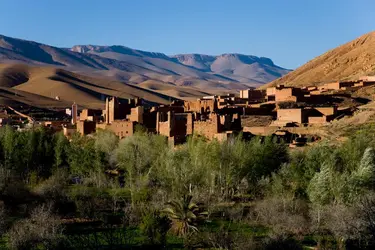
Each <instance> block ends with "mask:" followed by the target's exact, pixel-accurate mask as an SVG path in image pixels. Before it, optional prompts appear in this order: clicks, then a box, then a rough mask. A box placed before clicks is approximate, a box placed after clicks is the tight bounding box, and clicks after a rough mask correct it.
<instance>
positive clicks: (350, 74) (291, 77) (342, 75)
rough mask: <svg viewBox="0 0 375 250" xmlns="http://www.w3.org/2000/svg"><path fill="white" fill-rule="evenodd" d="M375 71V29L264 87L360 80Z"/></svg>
mask: <svg viewBox="0 0 375 250" xmlns="http://www.w3.org/2000/svg"><path fill="white" fill-rule="evenodd" d="M374 73H375V32H371V33H368V34H366V35H363V36H361V37H359V38H357V39H355V40H354V41H351V42H349V43H346V44H344V45H342V46H339V47H337V48H335V49H333V50H330V51H328V52H326V53H324V54H323V55H321V56H318V57H316V58H314V59H313V60H311V61H309V62H308V63H306V64H305V65H303V66H302V67H299V68H298V69H296V70H295V71H292V72H291V73H289V74H287V75H285V76H283V77H281V78H279V79H277V80H275V81H273V82H271V83H269V84H266V85H264V86H262V88H267V87H269V86H276V85H278V84H284V85H286V86H307V85H313V83H322V82H330V81H338V80H345V79H356V78H358V77H360V76H364V75H373V74H374Z"/></svg>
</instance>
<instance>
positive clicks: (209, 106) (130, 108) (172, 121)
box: [0, 77, 375, 147]
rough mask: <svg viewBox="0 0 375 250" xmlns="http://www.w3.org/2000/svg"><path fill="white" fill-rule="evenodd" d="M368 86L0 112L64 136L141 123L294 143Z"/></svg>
mask: <svg viewBox="0 0 375 250" xmlns="http://www.w3.org/2000/svg"><path fill="white" fill-rule="evenodd" d="M371 85H375V79H374V77H362V78H360V79H359V80H357V81H345V82H344V81H341V82H332V83H326V84H323V85H320V86H311V87H304V88H296V87H286V86H283V85H279V86H276V87H270V88H267V89H265V90H258V89H247V90H241V91H240V92H239V95H235V94H227V95H221V96H205V97H202V98H200V99H198V100H194V101H182V100H175V101H173V102H172V103H171V104H170V105H159V106H152V105H149V104H148V103H147V102H145V101H144V100H142V99H139V98H137V99H119V98H117V97H107V98H106V103H105V109H104V110H93V109H80V108H79V106H78V105H77V104H75V103H74V104H73V105H72V107H71V108H68V109H66V110H65V116H61V115H60V116H58V117H55V118H54V119H49V120H48V119H47V120H46V118H44V119H43V120H37V119H35V118H34V117H32V116H31V115H30V116H29V115H27V114H24V113H21V112H19V111H17V110H15V109H13V108H12V107H7V108H6V109H3V110H2V112H1V114H0V115H1V116H0V123H1V125H2V126H4V125H6V124H9V125H11V126H13V127H16V128H18V129H28V128H31V127H35V126H44V127H48V128H50V129H51V130H53V131H54V132H59V131H63V133H64V135H65V136H66V137H68V138H70V137H71V136H72V135H73V134H74V133H76V132H78V133H79V134H81V135H90V134H93V133H95V132H96V131H97V130H99V129H106V130H110V131H112V132H114V133H115V134H116V135H117V136H118V137H119V138H120V139H121V138H124V137H126V136H131V135H133V134H134V133H135V131H136V127H137V126H139V125H141V126H142V127H143V128H145V129H146V130H147V131H148V132H150V133H156V134H160V135H163V136H165V137H166V139H167V140H168V142H169V143H170V144H171V145H178V144H182V143H184V142H186V140H187V138H188V136H190V135H192V134H197V135H201V136H204V137H206V138H207V139H210V140H212V139H217V140H219V141H224V140H227V139H228V138H231V137H234V136H236V135H239V134H241V135H242V136H243V138H244V139H248V138H251V137H252V136H255V135H257V136H270V135H272V136H275V137H277V138H278V139H280V138H282V139H283V140H284V141H286V142H288V143H290V146H291V147H296V146H303V145H305V144H306V143H307V141H314V140H317V139H319V138H318V137H317V136H313V133H311V131H313V129H312V128H314V127H319V126H322V125H325V124H327V123H329V122H331V121H333V120H335V119H340V118H341V117H343V116H345V115H350V114H351V112H352V108H351V107H348V106H340V105H339V103H338V102H337V97H342V96H349V97H350V94H348V91H355V90H358V89H360V88H363V87H367V86H371ZM7 110H8V111H7Z"/></svg>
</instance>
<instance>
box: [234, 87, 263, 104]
mask: <svg viewBox="0 0 375 250" xmlns="http://www.w3.org/2000/svg"><path fill="white" fill-rule="evenodd" d="M265 96H266V93H265V91H263V90H256V89H246V90H240V98H242V99H248V100H249V101H260V100H264V99H265Z"/></svg>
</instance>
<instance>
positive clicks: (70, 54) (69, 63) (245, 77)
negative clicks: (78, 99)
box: [0, 35, 289, 90]
mask: <svg viewBox="0 0 375 250" xmlns="http://www.w3.org/2000/svg"><path fill="white" fill-rule="evenodd" d="M187 58H191V59H188V60H190V62H189V61H187V60H186V59H187ZM8 62H11V63H18V62H21V63H26V64H30V65H52V66H57V67H63V68H65V69H67V70H69V71H72V72H76V73H80V74H86V75H91V74H94V75H95V76H97V77H110V78H112V79H114V80H120V81H127V82H129V83H134V84H138V83H141V82H143V81H147V80H155V81H161V82H165V83H167V84H169V83H173V84H175V85H178V86H193V87H196V88H198V89H201V90H207V89H206V86H208V87H209V88H212V87H213V88H215V86H214V85H215V83H216V84H217V86H218V88H219V89H222V90H225V89H226V90H239V89H245V88H248V87H257V86H260V85H261V84H264V83H266V82H269V81H271V80H274V79H275V78H277V77H280V76H281V75H283V74H285V73H287V72H289V70H287V69H283V68H281V67H279V66H277V65H275V64H274V63H273V61H272V60H271V59H269V58H265V57H256V56H251V55H243V54H239V53H227V54H222V55H218V56H210V55H203V54H194V56H193V57H192V56H191V54H180V55H172V56H168V55H166V54H164V53H160V52H148V51H144V50H137V49H132V48H130V47H126V46H122V45H111V46H110V45H105V46H102V45H75V46H73V47H72V48H59V47H56V46H50V45H46V44H43V43H39V42H35V41H28V40H23V39H19V38H12V37H8V36H4V35H0V63H8ZM224 85H225V86H224Z"/></svg>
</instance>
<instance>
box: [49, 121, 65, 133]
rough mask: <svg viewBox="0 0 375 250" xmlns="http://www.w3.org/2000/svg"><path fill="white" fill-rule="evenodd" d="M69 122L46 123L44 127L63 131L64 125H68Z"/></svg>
mask: <svg viewBox="0 0 375 250" xmlns="http://www.w3.org/2000/svg"><path fill="white" fill-rule="evenodd" d="M68 124H69V122H66V121H46V122H43V126H44V127H48V128H51V129H53V130H55V131H61V130H63V125H68Z"/></svg>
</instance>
